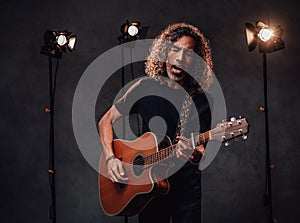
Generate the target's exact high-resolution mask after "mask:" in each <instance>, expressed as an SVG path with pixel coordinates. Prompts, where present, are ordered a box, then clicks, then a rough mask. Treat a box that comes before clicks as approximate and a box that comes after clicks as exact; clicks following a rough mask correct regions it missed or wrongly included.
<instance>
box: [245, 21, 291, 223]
mask: <svg viewBox="0 0 300 223" xmlns="http://www.w3.org/2000/svg"><path fill="white" fill-rule="evenodd" d="M245 26H246V41H247V45H248V50H249V52H251V51H253V50H254V49H255V48H256V46H257V45H258V46H259V52H260V53H261V55H262V65H263V90H264V92H263V93H264V106H260V108H259V111H261V112H264V115H265V140H266V143H265V146H266V148H265V149H266V153H265V173H266V176H265V191H264V194H263V204H264V206H265V209H266V215H267V222H268V223H273V222H277V220H276V218H274V217H273V208H272V185H271V184H272V180H271V178H272V177H271V168H272V166H273V164H272V165H271V158H270V153H271V152H270V142H269V141H270V137H269V115H268V114H269V108H268V81H267V53H272V52H274V51H277V50H281V49H284V48H285V46H284V42H283V40H282V33H283V30H282V28H281V27H280V26H269V25H267V24H265V23H263V22H256V25H255V26H254V25H252V24H251V23H245Z"/></svg>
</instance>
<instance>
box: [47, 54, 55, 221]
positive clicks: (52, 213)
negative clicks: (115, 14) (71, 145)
mask: <svg viewBox="0 0 300 223" xmlns="http://www.w3.org/2000/svg"><path fill="white" fill-rule="evenodd" d="M56 71H57V69H56ZM54 78H56V75H55V77H54ZM54 81H55V79H54ZM54 85H55V82H54ZM54 90H55V86H54V88H53V75H52V59H51V57H50V56H49V97H50V98H49V99H50V106H49V109H47V112H48V113H49V115H50V126H49V127H50V132H49V169H48V173H49V184H50V192H51V204H50V207H49V219H50V220H51V222H53V223H56V196H55V168H54V164H55V162H54V158H55V156H54Z"/></svg>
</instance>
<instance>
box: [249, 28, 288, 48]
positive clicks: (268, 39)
mask: <svg viewBox="0 0 300 223" xmlns="http://www.w3.org/2000/svg"><path fill="white" fill-rule="evenodd" d="M245 27H246V41H247V45H248V50H249V52H251V51H253V50H254V49H255V48H256V46H257V45H258V47H259V52H265V53H272V52H274V51H277V50H281V49H284V47H285V46H284V42H283V40H282V34H283V30H282V28H281V27H280V26H269V25H267V24H265V23H264V22H256V25H255V26H254V25H252V24H251V23H245Z"/></svg>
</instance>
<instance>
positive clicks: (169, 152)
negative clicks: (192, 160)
mask: <svg viewBox="0 0 300 223" xmlns="http://www.w3.org/2000/svg"><path fill="white" fill-rule="evenodd" d="M209 140H211V131H207V132H204V133H199V134H197V135H196V136H195V137H194V142H195V146H199V145H201V144H203V143H206V142H208V141H209ZM192 141H193V139H192V138H189V139H188V140H187V143H188V145H191V146H192V145H193V143H192ZM176 146H177V143H176V144H173V145H171V146H169V147H166V148H161V149H160V150H159V151H158V152H156V153H154V154H151V155H149V156H146V157H144V158H143V163H144V165H152V164H155V163H158V162H161V161H163V160H165V159H167V158H170V157H173V156H174V155H175V150H176ZM134 164H135V163H134Z"/></svg>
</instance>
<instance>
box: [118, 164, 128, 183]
mask: <svg viewBox="0 0 300 223" xmlns="http://www.w3.org/2000/svg"><path fill="white" fill-rule="evenodd" d="M118 178H119V179H120V180H122V181H127V180H128V177H126V174H125V171H124V167H123V165H122V163H120V164H119V165H118Z"/></svg>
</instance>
